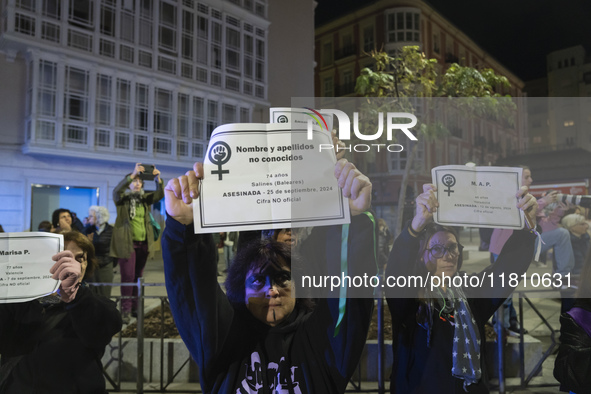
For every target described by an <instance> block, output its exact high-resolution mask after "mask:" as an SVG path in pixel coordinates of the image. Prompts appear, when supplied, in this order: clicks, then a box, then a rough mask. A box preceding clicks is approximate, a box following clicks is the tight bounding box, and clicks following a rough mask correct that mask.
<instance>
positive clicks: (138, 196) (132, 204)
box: [125, 189, 144, 220]
mask: <svg viewBox="0 0 591 394" xmlns="http://www.w3.org/2000/svg"><path fill="white" fill-rule="evenodd" d="M125 195H126V196H127V197H128V198H129V219H130V220H133V218H135V211H136V207H137V206H138V204H141V203H142V200H143V197H144V189H142V190H140V191H139V192H132V191H131V190H126V191H125Z"/></svg>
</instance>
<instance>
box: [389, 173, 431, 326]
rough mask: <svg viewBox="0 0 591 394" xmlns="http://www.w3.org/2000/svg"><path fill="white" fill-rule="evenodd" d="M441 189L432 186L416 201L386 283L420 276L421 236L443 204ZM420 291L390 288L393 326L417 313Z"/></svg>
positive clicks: (396, 246)
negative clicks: (439, 199) (438, 194)
mask: <svg viewBox="0 0 591 394" xmlns="http://www.w3.org/2000/svg"><path fill="white" fill-rule="evenodd" d="M436 190H437V188H436V187H435V186H434V185H432V184H425V185H423V193H421V194H420V195H419V196H418V197H417V198H416V205H415V215H414V217H413V219H412V221H411V222H410V223H409V225H408V226H405V227H404V229H403V230H402V232H401V233H400V234H399V235H398V237H396V240H395V241H394V245H393V247H392V250H391V251H390V257H389V258H388V266H387V268H386V277H385V279H386V280H390V281H391V280H393V279H395V278H398V277H400V276H403V277H406V278H409V277H410V276H415V275H417V274H418V272H419V271H418V267H417V255H418V253H419V246H420V239H419V236H420V234H421V233H422V231H423V230H424V229H425V227H426V226H427V224H429V223H431V222H433V214H434V213H435V212H437V207H438V206H439V203H438V201H437V198H436V197H435V191H436ZM418 291H419V289H418V288H416V287H414V286H406V287H404V288H397V287H391V286H386V298H387V300H388V308H389V309H390V313H391V314H392V316H396V319H393V324H400V323H402V322H403V320H404V317H406V316H407V315H409V314H410V313H415V312H416V308H415V306H416V301H415V300H416V298H417V297H418Z"/></svg>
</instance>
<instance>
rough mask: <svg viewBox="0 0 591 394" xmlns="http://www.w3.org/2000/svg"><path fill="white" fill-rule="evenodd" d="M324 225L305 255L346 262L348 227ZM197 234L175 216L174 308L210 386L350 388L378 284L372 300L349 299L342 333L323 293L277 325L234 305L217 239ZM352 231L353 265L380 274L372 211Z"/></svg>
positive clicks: (167, 244) (170, 261)
mask: <svg viewBox="0 0 591 394" xmlns="http://www.w3.org/2000/svg"><path fill="white" fill-rule="evenodd" d="M318 230H319V231H314V232H313V233H312V235H311V236H310V237H309V239H310V238H311V239H312V242H313V243H314V245H312V246H311V247H310V248H309V249H307V248H306V250H311V251H313V254H312V255H309V254H307V253H303V257H304V258H305V259H313V260H314V261H315V264H316V263H317V264H319V265H321V264H322V265H329V266H330V267H333V265H332V264H333V263H334V264H335V265H336V266H337V267H338V266H340V236H341V227H340V226H332V227H328V228H320V229H318ZM193 232H194V230H193V226H192V225H190V226H183V225H181V224H180V223H178V222H177V221H175V220H174V219H172V218H170V217H169V218H168V219H167V225H166V229H165V231H164V236H163V238H162V239H163V241H162V242H163V249H162V250H163V257H164V269H165V274H166V288H167V291H168V295H169V298H170V306H171V309H172V313H173V316H174V319H175V322H176V324H177V327H178V329H179V333H180V334H181V337H182V338H183V340H184V342H185V344H186V346H187V348H188V349H189V351H190V352H191V355H192V356H193V359H194V360H195V361H196V362H197V364H198V365H199V376H200V381H201V387H202V388H203V392H204V393H223V394H225V393H260V394H262V393H275V392H281V393H304V394H305V393H319V394H324V393H342V392H344V390H345V388H346V386H347V383H348V381H349V378H350V377H351V375H352V374H353V372H354V370H355V368H356V366H357V364H358V362H359V358H360V356H361V352H362V350H363V347H364V344H365V339H366V337H367V331H368V329H369V322H370V318H371V313H372V309H373V298H371V293H372V291H373V289H371V288H370V289H369V295H370V298H367V299H347V301H346V312H345V315H344V319H343V321H342V323H341V327H340V331H339V332H338V334H337V335H336V336H335V325H336V320H337V317H338V309H339V308H338V304H339V300H338V299H319V300H318V302H317V304H316V307H315V308H314V310H313V311H312V312H309V311H307V310H306V309H305V308H304V307H303V306H301V305H300V301H298V303H297V304H296V308H295V309H294V311H293V312H292V313H291V314H290V315H289V316H288V318H287V321H286V322H284V323H282V324H280V325H279V326H277V327H270V326H268V325H266V324H263V323H261V322H260V321H258V320H256V319H255V318H254V317H253V316H252V314H251V313H250V312H249V311H248V310H247V309H246V308H245V307H244V306H243V305H238V306H233V305H232V304H230V302H229V300H228V298H227V297H226V295H225V294H224V292H223V291H222V289H221V288H220V286H219V285H218V282H217V277H216V265H217V264H216V261H215V251H214V249H215V244H214V241H213V237H212V236H211V234H205V235H200V234H197V235H196V234H194V233H193ZM349 234H350V236H349V240H348V259H349V261H350V262H352V263H351V266H360V265H361V264H360V262H361V261H364V262H366V264H365V267H367V266H368V265H369V266H370V267H369V268H368V270H367V272H368V275H373V274H375V264H373V265H374V266H373V267H371V265H372V264H370V263H369V262H368V259H367V255H368V253H367V252H368V250H369V251H371V250H372V249H371V248H373V242H374V241H373V239H374V238H373V229H372V224H371V222H370V220H369V219H368V218H367V217H366V216H365V215H359V216H356V217H354V218H352V223H351V226H350V231H349ZM337 237H338V238H337ZM337 239H338V241H337ZM335 241H336V242H335ZM367 248H369V249H367ZM353 262H357V264H354V263H353ZM353 270H354V269H353ZM329 272H333V271H329ZM349 274H350V275H354V274H355V272H350V273H349Z"/></svg>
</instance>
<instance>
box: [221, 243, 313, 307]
mask: <svg viewBox="0 0 591 394" xmlns="http://www.w3.org/2000/svg"><path fill="white" fill-rule="evenodd" d="M299 261H300V258H299V256H298V255H297V254H296V253H292V250H291V247H290V245H288V244H286V243H283V242H275V241H273V240H271V239H261V240H259V239H257V240H254V241H252V242H250V243H248V244H247V245H245V246H244V247H243V248H242V249H241V250H239V251H238V253H237V254H236V256H235V257H234V260H233V261H232V264H231V265H230V268H229V269H228V276H227V277H226V282H225V287H226V295H227V297H228V300H229V301H230V303H231V304H232V305H233V306H234V307H235V308H245V300H244V297H245V294H246V288H245V282H246V275H247V274H248V272H250V271H251V270H253V269H256V268H260V267H264V266H269V265H271V266H273V267H275V268H277V269H278V270H279V269H281V268H288V269H289V270H290V271H291V270H292V266H294V267H297V266H301V264H299ZM297 303H298V304H299V305H302V306H303V307H304V308H306V309H307V310H312V309H313V305H314V304H313V302H312V300H310V299H307V298H306V299H297Z"/></svg>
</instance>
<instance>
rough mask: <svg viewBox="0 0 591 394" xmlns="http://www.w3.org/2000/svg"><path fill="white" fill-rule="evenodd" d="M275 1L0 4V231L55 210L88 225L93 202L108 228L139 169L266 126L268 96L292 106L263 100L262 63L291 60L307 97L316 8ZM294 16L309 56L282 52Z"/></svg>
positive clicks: (165, 171)
mask: <svg viewBox="0 0 591 394" xmlns="http://www.w3.org/2000/svg"><path fill="white" fill-rule="evenodd" d="M273 7H275V8H272V6H271V4H270V2H269V1H268V0H224V1H220V0H217V1H216V0H199V1H196V0H195V1H193V0H178V1H177V0H2V2H1V3H0V15H1V20H0V92H1V93H2V94H1V95H0V96H1V98H0V115H1V117H2V119H3V126H2V127H1V128H0V172H2V177H0V224H2V225H3V226H4V229H5V230H6V231H23V230H26V229H33V230H34V229H36V227H37V224H38V223H39V221H40V220H46V219H48V218H49V217H48V214H49V215H50V214H51V212H52V211H53V210H54V209H56V208H59V207H64V208H69V209H71V210H73V211H76V212H77V213H78V216H80V217H84V216H86V215H87V213H86V210H87V209H88V206H89V205H93V204H99V205H104V206H107V207H108V209H109V211H110V212H111V214H112V219H111V221H113V220H114V215H115V212H116V210H115V206H114V204H113V201H112V199H111V194H112V191H113V188H114V187H115V186H116V185H117V183H118V182H119V181H120V180H121V179H122V178H123V177H124V176H125V174H127V173H130V172H131V171H132V170H133V167H134V165H135V163H137V162H141V163H149V164H155V165H156V166H157V167H158V168H159V169H160V170H161V172H162V175H163V177H164V178H165V179H169V178H171V177H174V176H178V175H179V174H182V173H184V172H185V171H187V169H189V168H191V166H192V164H193V163H194V162H195V161H198V160H203V157H204V153H205V151H206V149H207V142H208V138H209V136H210V135H211V132H212V131H213V130H214V129H215V127H217V126H219V125H221V124H225V123H234V122H260V121H266V120H267V117H268V115H267V113H268V107H269V106H270V105H271V102H270V97H273V98H274V100H281V102H277V103H276V104H275V105H278V106H279V105H281V106H286V105H289V103H285V102H283V101H285V100H286V98H285V97H286V96H287V97H289V96H290V94H291V93H292V92H290V91H289V90H287V91H286V89H285V86H281V87H279V86H277V87H275V91H272V92H271V93H270V89H271V86H270V85H269V79H270V74H273V72H272V71H270V69H269V68H270V67H271V66H270V65H273V67H274V68H275V69H282V66H283V65H284V64H285V63H288V62H289V63H290V64H291V63H293V64H295V65H296V66H299V68H300V70H301V74H300V75H294V76H292V79H294V80H295V81H294V82H293V83H294V85H297V86H298V88H299V89H300V90H301V92H298V93H297V94H308V95H312V94H313V92H312V88H313V85H312V75H313V51H312V45H313V22H312V20H313V10H314V4H313V2H311V1H310V2H308V1H306V2H303V3H302V4H300V5H299V6H298V7H295V6H293V5H290V4H289V2H287V1H284V0H279V1H277V2H276V3H274V5H273ZM270 15H273V18H274V20H273V22H272V21H271V20H270ZM294 17H295V18H296V21H294V22H289V21H291V20H292V18H294ZM297 19H299V20H300V21H299V24H298V26H300V28H301V29H302V34H301V35H300V38H301V40H300V45H302V47H303V48H304V49H301V50H300V51H299V52H298V53H297V54H292V53H291V52H289V51H287V50H281V47H280V45H284V43H285V40H287V39H288V37H290V34H291V31H289V29H290V28H293V26H294V23H298V20H297ZM302 20H310V22H309V23H307V24H306V23H304V24H302V23H301V21H302ZM272 24H273V25H274V26H273V28H271V27H270V26H271V25H272ZM270 35H274V36H275V38H274V41H273V40H270ZM270 42H272V43H273V42H274V44H272V45H273V46H275V49H272V48H273V46H270ZM305 48H308V49H307V50H306V49H305ZM272 51H273V52H274V54H273V55H270V52H272ZM306 72H307V74H308V76H306ZM272 78H276V76H275V75H273V76H272ZM306 89H307V90H306ZM147 187H149V185H147ZM162 212H163V211H162Z"/></svg>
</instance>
